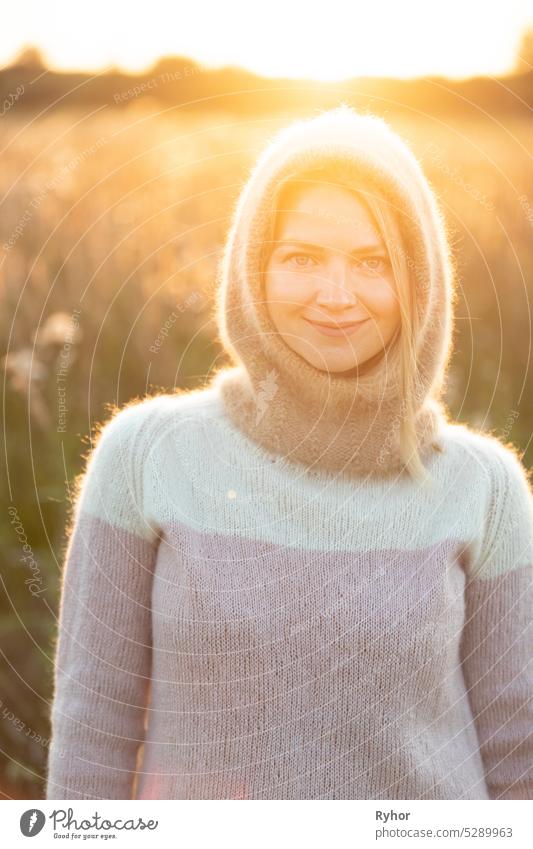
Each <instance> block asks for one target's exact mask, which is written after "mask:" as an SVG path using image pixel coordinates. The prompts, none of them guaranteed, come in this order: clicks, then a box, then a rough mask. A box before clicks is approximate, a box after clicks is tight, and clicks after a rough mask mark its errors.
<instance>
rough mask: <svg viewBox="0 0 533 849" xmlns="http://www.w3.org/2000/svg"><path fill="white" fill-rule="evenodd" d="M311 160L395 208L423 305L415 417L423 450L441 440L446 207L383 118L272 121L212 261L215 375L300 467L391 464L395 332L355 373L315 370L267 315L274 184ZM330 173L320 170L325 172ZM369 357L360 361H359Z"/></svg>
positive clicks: (268, 441) (447, 285)
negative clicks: (218, 257)
mask: <svg viewBox="0 0 533 849" xmlns="http://www.w3.org/2000/svg"><path fill="white" fill-rule="evenodd" d="M310 167H322V168H326V169H333V170H336V172H337V173H339V168H340V169H341V172H342V174H343V176H344V179H343V182H344V184H345V185H346V186H347V187H351V188H353V189H357V187H364V188H365V190H369V191H371V192H372V193H376V194H378V195H380V196H381V197H383V198H384V199H385V201H386V202H388V203H389V204H391V206H392V208H393V209H394V210H395V211H396V212H397V218H398V224H399V232H400V233H401V241H402V246H403V250H404V251H405V255H406V256H407V257H408V258H409V269H410V278H411V283H412V286H413V287H414V293H415V302H416V310H417V313H418V323H417V331H416V332H417V337H416V339H415V340H414V346H415V352H416V369H415V379H414V386H415V392H414V396H415V407H416V410H415V413H416V415H415V429H416V439H417V446H418V451H419V455H420V457H421V458H422V459H423V458H424V456H426V455H427V454H429V453H431V451H432V450H434V449H435V448H438V447H439V445H438V431H439V428H440V426H441V424H442V422H443V421H444V420H445V418H446V416H445V413H444V409H443V407H442V405H441V403H440V400H439V399H440V395H441V393H442V390H443V384H444V377H445V369H446V365H447V361H448V358H449V353H450V348H451V334H452V302H453V286H452V283H453V269H452V262H451V255H450V250H449V245H448V241H447V236H446V230H445V225H444V221H443V218H442V214H441V212H440V210H439V208H438V204H437V201H436V198H435V196H434V194H433V192H432V190H431V188H430V186H429V184H428V182H427V180H426V178H425V176H424V174H423V172H422V169H421V167H420V165H419V163H418V161H417V159H416V157H415V156H414V154H413V153H412V152H411V150H410V149H409V147H408V146H407V145H406V143H405V142H404V141H403V140H402V139H401V138H400V137H399V136H398V135H397V134H396V133H395V132H394V131H393V130H392V129H391V128H390V127H389V126H388V124H387V123H386V122H385V121H384V120H383V119H381V118H379V117H377V116H373V115H368V114H359V113H357V112H356V111H354V110H353V109H352V108H351V107H348V106H345V105H343V106H340V107H337V108H335V109H332V110H329V111H326V112H323V113H320V114H319V115H318V116H315V117H312V118H309V119H304V120H298V121H295V122H294V123H292V124H290V125H289V126H286V127H285V128H283V129H282V130H281V131H279V132H278V133H277V134H276V135H275V136H274V138H273V139H272V140H271V142H270V144H269V145H268V146H267V147H266V149H265V150H264V151H263V152H262V153H261V155H260V156H259V158H258V160H257V162H256V164H255V166H254V167H253V169H252V171H251V174H250V176H249V179H248V181H247V183H246V184H245V186H244V188H243V190H242V192H241V195H240V197H239V198H238V202H237V204H236V207H235V210H234V214H233V220H232V224H231V228H230V230H229V234H228V238H227V242H226V246H225V251H224V254H223V258H222V261H221V264H220V267H219V281H218V289H217V313H216V318H217V324H218V329H219V335H220V339H221V341H222V344H223V346H224V348H225V350H226V352H227V353H228V355H229V356H230V358H231V360H232V361H233V363H234V366H233V367H229V368H224V369H222V370H221V371H219V372H218V373H217V374H216V375H215V376H214V378H213V379H212V383H213V384H214V385H215V386H217V387H218V389H219V390H220V393H221V396H222V400H223V403H224V407H225V411H226V413H227V414H228V416H229V417H230V418H231V420H232V421H233V423H234V424H235V425H236V426H237V427H238V428H239V429H240V430H241V431H243V432H244V433H245V434H246V435H247V436H248V437H250V438H251V439H252V440H253V441H254V442H256V443H257V444H260V445H261V446H263V447H264V448H265V449H267V451H269V452H271V453H273V454H275V455H277V456H278V457H283V458H285V460H287V461H291V462H297V463H300V464H303V466H305V468H306V469H326V470H329V471H333V472H336V473H345V474H347V475H349V476H352V475H359V474H377V475H382V474H389V473H397V472H398V471H401V470H403V469H404V467H405V462H404V460H405V458H402V456H401V453H400V427H399V423H400V421H401V417H402V398H401V385H402V383H401V380H400V363H401V360H400V346H399V344H398V338H395V339H394V340H393V344H392V345H391V346H390V347H387V348H386V349H385V350H384V352H383V356H382V357H381V359H379V361H378V362H376V363H375V364H374V365H373V366H372V367H371V368H370V369H368V370H366V371H365V369H364V367H363V368H362V369H360V371H359V373H357V374H356V375H355V376H354V375H353V374H352V375H344V376H343V375H342V374H335V373H332V372H328V371H321V370H319V369H317V368H315V367H314V366H313V365H311V364H310V363H309V362H308V361H307V360H305V359H304V358H303V357H301V356H300V355H299V354H298V353H296V352H295V351H293V350H292V349H291V348H290V347H289V346H288V345H287V344H286V342H285V341H284V340H283V338H282V337H281V335H280V334H279V333H278V331H277V329H276V327H275V326H274V324H273V322H272V320H271V318H270V315H269V312H268V309H267V306H266V299H265V293H264V287H263V279H262V278H263V275H262V273H261V270H262V268H263V265H262V263H263V261H264V257H265V253H264V252H265V251H266V250H267V248H268V242H269V239H270V232H271V230H270V228H271V225H272V219H273V214H274V211H275V210H274V203H275V192H276V188H277V187H278V185H279V183H280V181H281V180H283V179H284V178H286V177H288V176H290V177H294V176H298V174H299V173H301V172H302V171H304V170H308V169H309V168H310ZM326 173H327V172H326ZM363 365H364V364H363Z"/></svg>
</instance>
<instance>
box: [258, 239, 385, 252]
mask: <svg viewBox="0 0 533 849" xmlns="http://www.w3.org/2000/svg"><path fill="white" fill-rule="evenodd" d="M290 245H293V246H298V247H300V248H307V249H308V250H311V251H319V252H320V253H325V252H326V250H328V249H327V248H326V247H324V246H323V245H315V244H313V242H302V241H300V240H299V239H278V240H273V245H272V247H273V250H275V249H276V248H279V247H287V246H290ZM368 251H383V252H385V253H386V250H385V246H384V245H383V244H379V243H374V244H371V245H360V246H359V247H358V248H354V249H353V251H351V252H350V256H353V255H354V254H362V253H367V252H368Z"/></svg>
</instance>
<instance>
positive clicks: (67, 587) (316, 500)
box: [47, 387, 533, 799]
mask: <svg viewBox="0 0 533 849" xmlns="http://www.w3.org/2000/svg"><path fill="white" fill-rule="evenodd" d="M441 441H442V446H443V449H444V450H443V451H442V453H436V454H435V455H434V456H432V457H431V458H430V459H429V460H428V462H427V469H428V471H429V472H430V474H431V478H432V482H431V484H429V485H426V486H425V488H421V485H420V484H417V483H415V482H413V481H411V480H409V479H407V480H405V479H402V480H399V479H398V480H395V479H394V478H393V479H389V480H381V479H376V480H371V479H364V478H361V479H360V480H358V481H357V480H353V481H351V482H349V481H343V480H341V479H339V478H338V476H336V475H335V474H330V473H328V472H324V471H315V472H313V471H308V470H305V469H304V467H303V466H300V465H299V464H296V463H291V462H289V461H286V460H284V459H283V458H280V457H276V456H274V455H273V454H270V453H269V452H267V451H266V450H265V449H263V447H261V446H258V445H257V444H255V443H254V442H253V441H252V440H250V439H249V438H248V437H247V436H246V435H243V433H242V432H241V431H240V430H239V429H237V428H236V427H235V426H234V424H233V423H232V422H231V420H230V419H229V418H228V417H227V415H226V414H225V412H224V407H223V405H222V403H221V398H220V395H219V393H218V391H217V390H216V389H214V388H213V387H208V388H207V389H205V388H204V389H201V390H196V391H194V392H189V393H181V394H174V395H160V396H156V397H153V398H148V399H144V400H143V401H141V402H136V403H133V404H130V405H129V406H126V407H125V408H123V409H122V410H121V411H120V412H119V413H118V414H116V415H115V416H114V417H113V418H112V419H111V420H110V421H109V422H108V423H107V424H106V426H105V427H104V429H103V431H102V432H101V435H100V438H99V440H98V442H97V445H96V448H95V450H94V451H93V452H92V454H91V456H90V460H89V463H88V467H87V471H86V473H85V475H84V477H83V480H82V485H81V489H80V493H79V498H78V500H77V504H76V510H75V514H74V524H73V530H72V534H71V537H70V540H69V545H68V549H67V556H66V569H65V573H64V580H63V587H62V597H61V609H60V630H59V641H58V648H57V663H56V682H55V699H54V703H53V712H52V740H51V749H50V760H49V773H48V784H47V798H48V799H66V798H68V799H130V798H138V799H148V798H153V799H228V798H253V799H489V798H490V799H533V737H532V731H533V722H532V709H531V706H532V705H533V699H532V696H533V683H532V678H531V671H530V670H531V666H530V663H531V649H532V636H533V634H532V630H533V629H532V620H533V617H532V610H533V604H532V600H533V598H532V595H533V503H532V502H533V499H532V496H531V490H530V488H529V485H528V482H527V479H526V476H525V473H524V470H523V467H522V466H521V464H520V462H519V461H518V458H517V456H516V455H515V454H514V452H513V451H512V450H511V449H509V448H507V447H505V446H503V445H502V444H501V443H500V442H498V441H497V440H496V439H495V438H493V437H491V436H489V435H484V434H481V433H478V432H476V431H473V430H471V429H469V428H467V427H466V426H464V425H459V424H451V423H445V424H444V425H443V428H442V431H441ZM528 664H529V670H528ZM143 742H144V745H142V744H143Z"/></svg>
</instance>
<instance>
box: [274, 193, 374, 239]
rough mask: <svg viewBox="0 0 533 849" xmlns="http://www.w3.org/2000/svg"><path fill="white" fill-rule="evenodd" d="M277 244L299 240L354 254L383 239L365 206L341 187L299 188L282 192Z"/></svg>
mask: <svg viewBox="0 0 533 849" xmlns="http://www.w3.org/2000/svg"><path fill="white" fill-rule="evenodd" d="M273 238H274V240H281V239H283V240H284V241H286V240H288V239H296V240H300V241H307V242H313V243H315V244H318V245H323V246H324V247H331V248H336V249H338V250H344V251H346V252H351V251H353V250H354V248H356V247H358V245H363V244H371V243H376V244H381V245H383V244H384V242H383V239H382V237H381V234H380V232H379V228H378V227H377V225H376V223H375V221H374V219H373V217H372V215H371V213H370V211H369V210H368V208H367V207H366V205H365V204H364V202H363V201H362V200H361V199H360V198H359V197H357V196H356V195H355V193H354V192H351V191H350V190H349V189H345V188H343V187H342V186H336V185H327V184H315V185H313V184H309V185H302V184H297V185H296V186H294V185H289V186H285V187H283V189H282V191H281V192H280V196H279V201H278V205H277V210H276V217H275V224H274V237H273Z"/></svg>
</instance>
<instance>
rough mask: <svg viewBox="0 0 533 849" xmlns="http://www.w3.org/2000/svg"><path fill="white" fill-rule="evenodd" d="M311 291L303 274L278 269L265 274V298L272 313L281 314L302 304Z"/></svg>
mask: <svg viewBox="0 0 533 849" xmlns="http://www.w3.org/2000/svg"><path fill="white" fill-rule="evenodd" d="M311 291H312V287H311V286H310V285H309V281H308V280H306V279H305V275H303V274H295V273H294V272H292V273H291V272H287V271H283V270H279V269H276V270H271V271H267V272H266V273H265V297H266V300H267V302H268V304H269V309H270V310H271V311H272V312H282V311H284V310H287V309H290V308H291V306H298V305H299V304H302V303H303V302H304V301H305V300H307V299H308V298H309V294H310V292H311Z"/></svg>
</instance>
